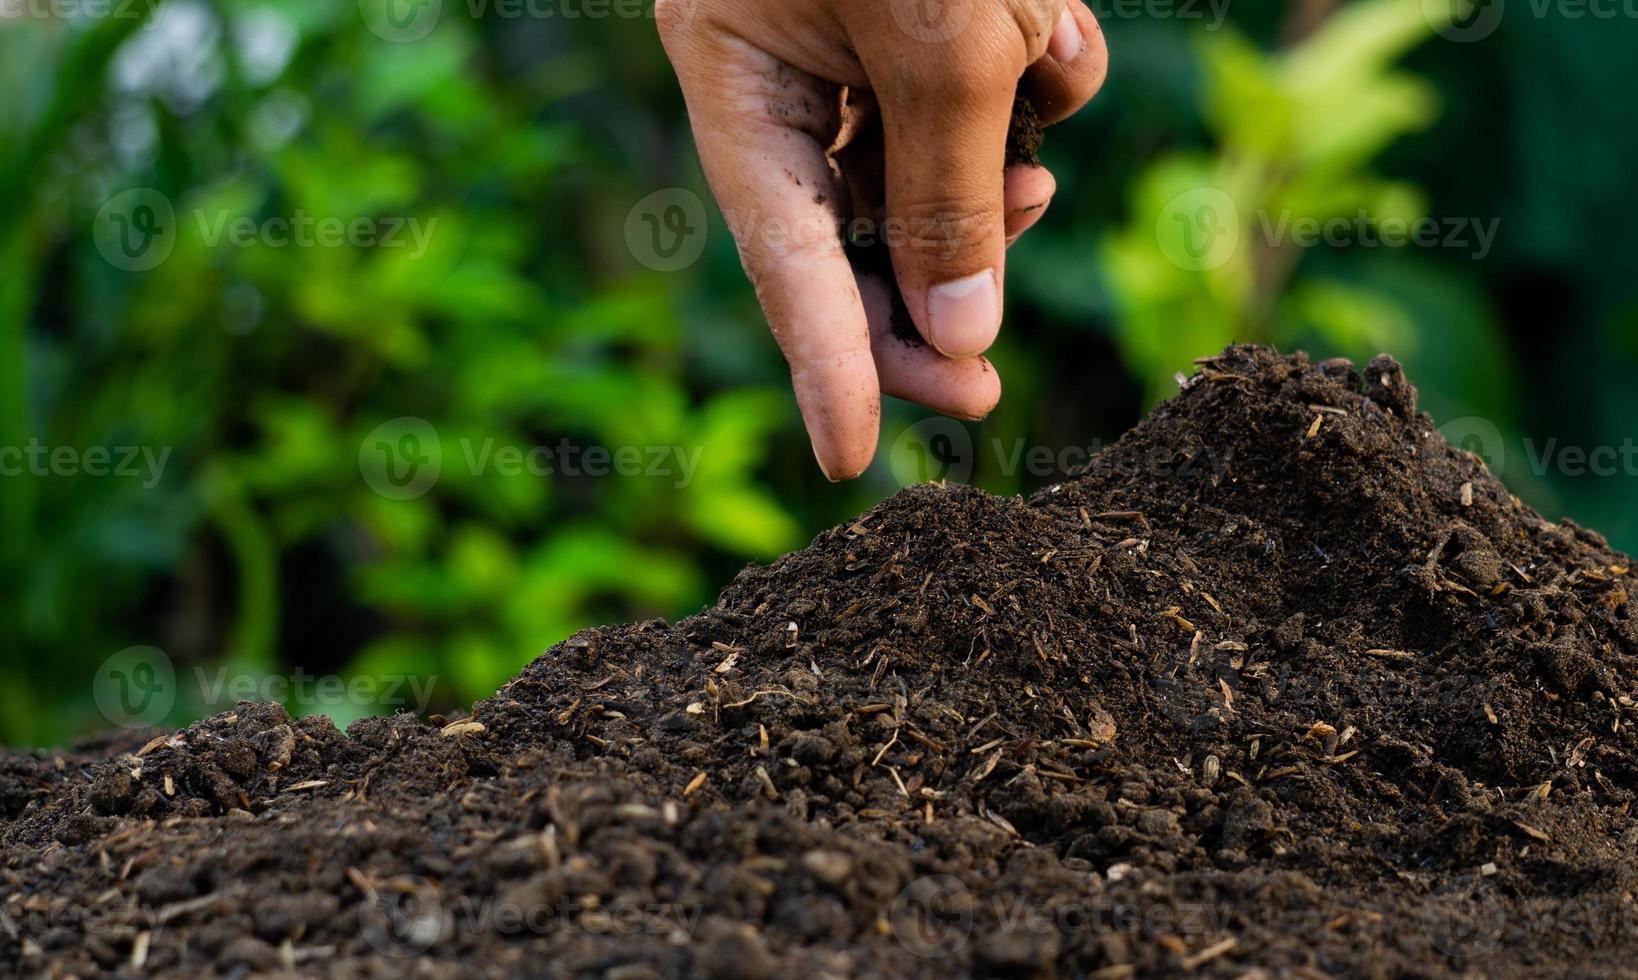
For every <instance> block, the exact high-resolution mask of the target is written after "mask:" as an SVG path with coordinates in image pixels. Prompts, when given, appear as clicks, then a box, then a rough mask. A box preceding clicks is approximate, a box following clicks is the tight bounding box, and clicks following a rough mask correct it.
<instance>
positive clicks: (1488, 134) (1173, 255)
mask: <svg viewBox="0 0 1638 980" xmlns="http://www.w3.org/2000/svg"><path fill="white" fill-rule="evenodd" d="M894 2H897V0H894ZM1457 2H1459V3H1465V0H1457ZM910 6H911V5H909V4H900V7H903V8H905V9H908V8H909V7H910ZM1093 8H1094V10H1096V11H1097V12H1098V13H1099V15H1100V16H1101V18H1102V20H1103V24H1104V27H1105V30H1106V33H1107V36H1108V43H1109V48H1110V50H1111V54H1112V69H1111V76H1110V79H1109V82H1108V85H1107V86H1106V87H1105V89H1104V90H1103V92H1102V94H1101V95H1100V96H1099V98H1098V99H1097V100H1096V101H1095V102H1094V104H1093V105H1092V106H1091V107H1090V108H1089V109H1088V110H1086V111H1085V112H1083V113H1082V114H1081V115H1080V116H1079V117H1077V118H1075V119H1074V120H1072V121H1070V122H1068V123H1066V124H1064V125H1062V126H1060V127H1057V128H1055V129H1053V130H1052V131H1051V132H1050V133H1049V135H1048V139H1047V143H1046V146H1045V147H1044V149H1043V152H1042V156H1043V159H1044V161H1045V163H1046V164H1047V165H1048V166H1049V167H1051V168H1052V169H1053V170H1054V171H1055V172H1056V174H1057V176H1058V180H1059V185H1060V193H1059V196H1058V198H1057V200H1056V202H1055V203H1054V205H1053V207H1052V209H1051V211H1050V213H1049V214H1048V215H1047V217H1046V218H1045V220H1044V221H1043V222H1042V223H1041V224H1040V225H1039V226H1037V228H1036V229H1035V230H1034V231H1033V232H1031V233H1030V234H1029V235H1028V236H1026V238H1025V239H1024V241H1023V242H1022V243H1021V244H1019V245H1018V246H1017V247H1016V248H1015V249H1014V251H1013V253H1012V258H1011V260H1010V265H1009V289H1010V294H1009V303H1010V310H1009V315H1008V324H1007V327H1006V329H1005V330H1004V332H1003V339H1002V341H1001V344H1000V346H999V348H998V349H997V350H996V351H995V352H994V355H993V359H994V360H995V362H996V363H997V365H998V367H999V369H1000V371H1001V374H1002V377H1003V379H1004V382H1005V384H1006V387H1007V392H1008V393H1007V396H1006V398H1005V400H1004V401H1003V403H1002V405H1001V407H1000V409H999V410H998V411H997V412H996V414H995V416H994V417H993V418H991V419H989V420H988V421H986V422H984V423H982V424H981V425H973V426H966V425H957V424H955V423H945V422H927V421H924V420H925V419H926V418H927V414H926V413H925V412H924V411H921V410H919V409H915V408H913V407H911V406H908V405H904V404H901V403H891V404H889V406H888V409H887V412H886V418H885V420H884V434H883V448H882V451H881V454H880V458H879V459H878V462H877V465H876V467H875V468H874V469H873V470H872V471H871V472H870V473H869V474H867V476H866V477H865V478H864V479H862V480H860V481H858V482H856V483H853V484H849V485H845V486H833V485H830V484H828V483H826V482H825V481H824V480H823V479H821V478H819V474H818V472H817V470H816V469H815V466H814V462H813V458H812V455H811V453H810V451H809V449H808V447H807V444H806V440H805V438H804V436H803V433H802V429H801V423H800V420H799V419H798V417H797V414H796V411H795V408H794V404H793V401H792V398H791V396H790V393H789V390H788V386H787V380H786V375H785V372H784V368H783V364H782V362H781V361H780V359H779V357H778V355H777V352H776V350H775V348H774V345H773V344H772V342H771V341H770V340H769V338H768V337H767V335H766V328H765V326H764V324H763V322H762V319H761V316H760V314H759V312H758V310H757V307H756V305H755V301H754V297H753V295H752V293H751V290H750V288H749V287H748V285H747V284H746V283H745V281H744V280H743V277H742V275H741V273H740V271H739V267H738V262H737V258H736V255H735V252H734V249H733V246H732V243H731V242H730V240H729V238H728V235H727V233H726V229H725V228H724V226H723V224H722V221H721V218H720V216H719V215H718V214H717V213H716V211H715V208H714V206H712V205H711V204H710V203H709V202H710V198H709V196H708V194H707V192H706V190H705V188H704V185H703V182H702V180H701V177H700V173H699V169H698V164H697V161H696V158H695V155H694V150H693V147H692V142H691V139H690V136H689V132H688V128H687V123H686V119H685V116H684V113H683V107H682V102H681V98H680V96H679V94H678V92H677V89H676V85H675V83H674V80H673V79H672V77H671V75H670V73H669V70H668V68H667V65H666V63H665V60H664V58H663V55H662V52H661V49H660V46H659V44H658V41H657V39H656V35H655V27H654V22H653V19H652V12H651V11H650V9H649V4H648V2H647V0H643V2H636V0H527V2H525V0H363V2H361V3H360V2H353V0H279V2H264V0H169V2H166V3H162V4H158V5H155V4H154V3H153V2H152V0H0V91H3V92H4V93H5V94H4V98H3V99H0V177H3V180H0V202H3V203H0V740H3V741H4V742H5V743H7V744H11V745H37V744H52V743H63V742H66V741H70V740H72V739H74V738H76V737H80V736H82V735H84V734H86V733H88V732H91V731H95V730H99V729H107V728H109V727H111V724H112V725H125V724H132V725H134V724H136V723H138V722H141V723H147V722H156V721H157V722H167V723H184V722H186V721H188V720H190V719H191V718H194V717H197V716H198V715H200V714H202V713H204V712H207V711H211V710H220V709H224V708H227V707H230V706H231V705H232V703H233V701H234V699H235V697H237V696H244V695H246V694H248V695H250V696H256V697H262V696H270V697H276V698H282V699H284V700H286V701H287V702H288V703H290V705H291V708H292V710H293V711H295V712H297V713H309V712H312V711H325V712H328V713H330V714H332V715H335V716H336V717H337V720H338V722H340V723H342V724H345V723H346V722H347V721H349V720H351V719H352V718H354V717H358V716H360V715H364V714H371V713H380V712H390V711H393V710H398V709H405V708H407V709H410V710H415V709H422V710H428V711H439V710H447V709H450V708H453V707H458V706H460V705H464V704H467V703H470V702H471V701H472V700H473V699H476V698H481V697H484V696H486V695H488V694H490V693H492V692H493V691H494V690H495V689H496V687H497V685H499V684H501V683H503V682H504V681H505V680H506V679H508V678H509V677H511V676H512V675H513V674H515V673H516V672H517V671H518V670H519V669H520V668H521V667H522V666H523V665H524V664H525V663H527V662H528V661H529V659H531V658H532V657H533V656H536V655H538V654H539V653H540V652H541V651H543V650H544V649H546V648H547V647H548V646H549V645H551V644H552V643H555V642H557V641H559V640H561V639H563V638H565V637H566V636H568V635H569V634H570V633H571V632H573V631H574V630H576V629H578V628H581V627H584V626H588V625H595V624H600V623H615V622H625V621H631V620H639V619H644V618H648V617H654V616H664V617H668V618H670V617H677V616H680V615H684V614H687V613H689V612H692V611H695V610H697V609H699V608H700V607H701V606H702V605H705V604H708V603H709V602H710V601H711V600H712V598H713V596H714V595H715V593H716V591H717V590H718V589H719V588H720V587H721V586H722V585H723V584H725V583H726V581H727V580H728V579H729V578H730V577H731V576H732V575H733V574H734V573H735V572H736V571H737V570H738V569H739V568H740V567H742V566H743V565H744V564H745V563H746V562H749V561H765V560H768V559H770V558H773V557H775V556H777V555H779V554H781V553H782V552H785V551H787V550H790V549H792V548H796V547H800V546H801V545H803V544H804V543H805V542H806V541H807V540H808V539H809V538H810V537H811V536H812V535H813V534H815V533H816V532H818V531H819V530H821V529H823V528H825V527H827V526H829V525H831V524H833V523H836V522H839V521H842V520H845V519H848V518H850V517H851V516H852V515H854V514H856V513H857V512H859V511H860V510H862V509H864V508H866V507H869V506H871V505H873V504H875V503H876V502H878V501H880V500H881V499H883V498H884V497H886V496H888V495H889V494H891V493H893V492H894V491H895V490H896V489H897V488H898V487H899V486H900V485H902V484H903V483H904V482H905V481H906V480H913V479H919V478H923V477H926V476H929V475H931V476H944V475H953V476H956V477H968V478H969V479H970V480H971V481H972V482H974V483H976V484H978V485H981V486H984V487H986V488H988V489H991V490H994V491H997V492H1002V493H1019V492H1028V491H1030V490H1032V489H1034V488H1036V487H1038V486H1041V485H1043V484H1045V483H1048V482H1051V481H1052V480H1053V479H1054V478H1055V477H1058V476H1061V475H1062V474H1061V473H1059V472H1055V470H1056V469H1058V465H1057V464H1058V462H1059V461H1068V462H1070V463H1073V462H1076V461H1079V459H1080V458H1082V457H1084V453H1085V451H1087V450H1089V449H1096V448H1097V447H1098V446H1100V445H1104V444H1106V443H1107V442H1108V441H1111V440H1113V439H1114V438H1116V437H1118V435H1119V434H1120V433H1121V432H1122V431H1123V430H1124V429H1126V428H1127V427H1129V426H1130V425H1131V424H1132V423H1134V422H1135V421H1136V420H1137V419H1138V418H1140V417H1141V415H1142V413H1143V412H1144V411H1145V410H1146V408H1147V407H1149V406H1151V405H1152V404H1153V403H1155V402H1156V401H1158V400H1160V399H1163V398H1166V397H1169V396H1170V395H1171V394H1173V393H1175V391H1176V381H1175V375H1176V373H1177V372H1179V371H1188V370H1189V369H1190V361H1191V360H1192V359H1193V358H1196V357H1200V356H1203V355H1207V354H1211V353H1213V352H1215V351H1217V350H1218V349H1220V348H1221V347H1222V346H1223V345H1225V344H1226V343H1228V342H1231V341H1236V340H1247V341H1262V342H1270V343H1275V344H1278V345H1279V346H1281V347H1282V348H1287V349H1292V348H1304V349H1307V350H1309V351H1311V352H1312V353H1313V354H1314V355H1316V356H1331V355H1346V356H1349V357H1353V358H1356V359H1362V358H1368V357H1370V356H1371V355H1373V354H1375V353H1377V352H1378V351H1381V350H1387V351H1391V352H1393V353H1395V354H1396V355H1397V356H1398V357H1400V358H1401V360H1403V361H1404V362H1406V364H1407V366H1408V370H1409V372H1410V374H1411V377H1412V378H1413V380H1415V381H1416V383H1417V384H1418V385H1419V387H1420V389H1421V391H1422V404H1423V406H1424V408H1425V409H1427V410H1428V411H1430V412H1431V413H1432V414H1433V416H1434V417H1435V419H1436V421H1438V422H1439V423H1441V424H1446V425H1447V429H1446V432H1447V435H1449V436H1450V437H1451V438H1452V439H1453V441H1457V442H1462V443H1464V444H1467V445H1469V447H1470V448H1474V449H1475V450H1476V451H1481V452H1483V453H1484V454H1485V455H1486V456H1487V457H1489V458H1490V460H1491V462H1492V464H1493V466H1494V467H1495V468H1496V469H1498V470H1501V471H1502V472H1503V475H1504V476H1505V478H1506V479H1507V481H1508V483H1509V484H1510V485H1511V486H1512V487H1513V489H1514V491H1515V492H1516V493H1517V494H1519V495H1520V496H1521V497H1523V498H1524V499H1525V500H1527V501H1528V502H1530V503H1531V504H1533V505H1534V506H1536V507H1538V508H1539V509H1541V510H1543V511H1544V512H1545V513H1546V514H1547V515H1548V516H1549V517H1555V518H1556V517H1559V516H1570V517H1573V518H1574V519H1575V520H1577V521H1578V522H1581V523H1583V524H1586V525H1590V526H1592V527H1595V528H1598V529H1600V530H1602V531H1604V532H1605V533H1606V534H1607V535H1608V536H1609V537H1610V538H1611V539H1612V541H1613V542H1614V543H1616V544H1617V545H1618V546H1619V547H1622V548H1624V549H1626V550H1629V551H1631V550H1638V508H1635V507H1634V506H1633V505H1634V503H1635V492H1638V448H1635V447H1634V445H1633V440H1634V438H1635V437H1638V428H1635V425H1634V423H1635V421H1638V383H1635V382H1634V380H1633V379H1634V377H1635V371H1638V274H1635V273H1638V248H1635V246H1634V242H1633V239H1632V235H1631V231H1630V225H1631V222H1632V216H1633V214H1634V213H1635V209H1638V182H1635V181H1633V180H1632V173H1631V171H1632V161H1633V160H1635V159H1638V119H1635V118H1634V116H1635V110H1634V108H1633V102H1632V99H1631V98H1630V93H1631V92H1632V90H1633V88H1634V84H1635V82H1638V69H1635V68H1634V67H1633V59H1632V52H1633V51H1634V50H1635V43H1634V42H1635V40H1638V23H1635V20H1638V2H1632V0H1607V2H1605V0H1594V2H1592V3H1587V2H1583V0H1574V2H1572V0H1514V2H1513V3H1511V4H1506V5H1505V6H1504V4H1503V2H1502V0H1492V2H1491V3H1490V4H1488V5H1486V6H1483V7H1468V6H1462V7H1461V8H1460V9H1447V0H1426V2H1424V0H1366V2H1359V3H1337V2H1331V0H1263V2H1258V3H1250V2H1246V0H1214V2H1208V0H1102V2H1095V3H1093ZM896 9H897V8H896ZM914 15H915V16H920V17H923V18H927V17H931V18H933V19H934V21H935V22H936V18H937V17H938V16H940V8H939V4H938V3H935V2H933V0H928V2H927V3H924V4H923V5H922V6H921V8H918V12H917V13H915V14H914ZM952 447H954V448H952ZM1036 447H1042V448H1044V450H1045V451H1046V455H1047V456H1049V457H1051V458H1052V460H1053V462H1052V463H1051V464H1049V465H1023V464H1019V463H1013V462H1009V460H1011V459H1015V458H1017V457H1016V454H1015V450H1017V449H1019V448H1024V449H1030V448H1036ZM632 450H634V451H635V455H633V453H632V452H631V451H632ZM1578 454H1579V455H1578ZM941 461H942V462H941ZM929 462H931V463H934V464H938V465H937V466H936V467H935V468H936V469H937V472H932V473H929V472H927V464H928V463H929ZM952 462H953V463H954V464H955V466H954V470H955V471H954V472H953V473H952V472H951V470H952V467H951V465H949V464H951V463H952ZM110 665H113V666H112V667H110ZM156 671H157V673H156ZM156 677H158V678H160V679H161V680H162V681H163V682H165V683H166V684H168V685H169V686H168V687H164V692H163V693H164V696H163V697H161V698H158V699H157V700H156V699H154V698H140V699H133V697H132V693H133V692H132V690H131V689H130V688H129V684H130V683H132V682H136V683H143V682H148V683H154V679H155V678H156ZM114 681H118V683H119V685H120V686H118V687H110V686H109V685H110V684H112V683H113V682H114ZM150 693H152V692H150Z"/></svg>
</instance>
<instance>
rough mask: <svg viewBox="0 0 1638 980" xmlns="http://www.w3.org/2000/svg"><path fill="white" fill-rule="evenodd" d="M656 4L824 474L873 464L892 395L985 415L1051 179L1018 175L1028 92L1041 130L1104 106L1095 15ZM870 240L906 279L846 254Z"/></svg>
mask: <svg viewBox="0 0 1638 980" xmlns="http://www.w3.org/2000/svg"><path fill="white" fill-rule="evenodd" d="M656 14H657V17H658V19H659V25H660V34H661V38H662V40H663V41H664V43H665V48H666V52H667V54H668V55H669V56H670V58H671V62H672V64H673V66H674V67H675V68H676V70H677V77H678V79H679V80H680V82H681V83H682V89H683V95H684V97H685V99H686V100H687V103H688V114H689V119H690V121H691V123H692V125H693V128H694V136H695V140H696V142H697V143H698V145H699V153H700V159H701V162H702V164H703V165H704V168H705V175H706V179H707V180H708V181H709V182H710V185H711V189H712V191H713V193H714V194H715V195H716V198H717V203H718V205H719V206H720V207H721V208H722V210H723V214H724V216H725V217H726V219H727V222H728V226H729V228H730V230H732V232H733V234H734V238H735V241H736V242H737V243H738V245H739V251H740V258H741V260H742V262H743V263H744V266H745V270H746V273H747V274H748V275H749V277H750V279H751V282H752V284H753V285H754V286H755V288H756V293H757V297H758V299H759V300H760V301H761V303H762V308H763V311H764V312H765V313H766V315H767V318H768V324H769V326H770V327H771V328H772V331H773V334H774V337H775V339H776V340H777V341H778V343H779V346H780V348H781V349H782V350H783V351H784V354H785V359H786V360H787V361H788V362H789V364H790V368H791V379H792V383H793V385H794V386H795V389H796V399H797V404H798V405H799V406H800V408H801V410H802V417H803V420H804V421H805V423H806V425H807V429H808V435H809V437H810V438H811V439H812V440H813V448H814V455H815V456H816V457H817V458H818V460H819V465H820V468H821V469H823V470H824V472H825V474H826V476H828V477H829V478H831V479H833V480H840V479H850V478H852V477H855V476H858V475H859V474H860V473H862V472H863V471H864V469H865V468H866V467H867V466H869V464H870V461H871V459H872V458H873V457H874V455H875V451H876V442H877V439H878V436H879V431H878V430H879V428H880V420H881V395H882V393H884V392H885V393H887V394H890V395H894V396H897V397H900V398H905V399H908V400H910V401H913V402H917V403H918V404H921V405H925V406H927V407H928V408H932V409H934V410H936V411H940V412H944V413H946V414H949V415H953V416H957V417H961V418H967V419H977V418H982V417H983V416H985V415H987V414H989V412H990V410H991V409H993V408H994V407H995V404H996V403H997V402H998V401H999V400H1000V397H1001V383H1000V380H999V378H997V376H996V373H995V371H994V369H993V368H992V367H991V366H990V364H989V362H988V361H987V360H985V359H984V357H983V356H982V355H983V353H984V351H986V350H987V349H989V347H990V345H991V344H992V343H993V342H994V341H995V337H996V334H997V332H998V331H999V330H1000V325H1001V295H1002V287H1003V283H1004V279H1005V257H1006V247H1007V245H1008V244H1010V243H1011V241H1012V240H1014V239H1016V237H1017V236H1018V235H1020V234H1022V233H1023V232H1024V231H1025V230H1027V229H1028V228H1029V227H1030V226H1031V225H1033V224H1034V223H1035V222H1036V221H1037V220H1038V219H1039V218H1040V216H1041V213H1042V212H1043V211H1044V210H1045V208H1046V205H1047V203H1048V202H1049V201H1050V200H1051V198H1052V194H1053V191H1054V190H1055V188H1056V184H1055V183H1054V181H1053V178H1052V175H1051V174H1049V173H1048V172H1047V171H1046V170H1045V169H1043V168H1041V167H1040V166H1038V165H1033V164H1015V165H1013V166H1007V165H1006V146H1007V134H1008V126H1009V122H1010V120H1011V118H1012V110H1013V102H1014V97H1015V94H1021V95H1027V96H1028V97H1029V99H1030V100H1031V101H1032V102H1033V104H1034V106H1035V109H1036V112H1037V114H1038V115H1039V116H1040V118H1041V121H1042V122H1043V123H1045V124H1051V123H1054V122H1058V121H1060V120H1062V119H1064V118H1066V117H1067V116H1069V115H1071V114H1073V113H1074V112H1075V111H1076V110H1078V109H1079V108H1080V107H1081V106H1083V105H1085V104H1086V102H1087V101H1088V100H1089V99H1091V97H1092V96H1093V94H1094V93H1095V92H1096V91H1097V89H1098V87H1099V86H1100V85H1101V84H1102V82H1103V78H1104V75H1105V73H1106V70H1107V67H1108V53H1107V51H1106V49H1105V47H1104V43H1103V34H1102V31H1101V30H1100V29H1099V27H1098V23H1097V20H1096V18H1094V17H1093V15H1092V12H1091V11H1090V10H1089V9H1087V7H1086V6H1085V5H1084V4H1083V3H1082V2H1081V0H659V2H658V7H657V11H656ZM1020 81H1021V84H1020ZM861 231H863V232H864V235H865V237H874V238H876V239H878V240H885V241H886V243H887V246H888V248H889V249H890V252H891V269H890V270H886V269H884V270H883V271H890V272H891V273H892V276H891V278H892V279H893V280H894V281H892V282H887V281H884V280H883V278H882V277H881V276H879V275H875V274H873V273H872V271H871V269H870V268H869V267H868V266H869V263H858V262H850V261H849V256H848V250H847V249H844V239H847V240H851V241H854V242H857V241H858V240H859V238H860V237H861V236H860V232H861ZM855 258H857V254H855ZM856 266H857V267H856ZM895 291H896V292H897V294H898V296H897V297H896V296H895V295H894V294H895ZM899 297H902V302H903V309H904V310H905V311H906V312H907V313H908V316H909V319H910V320H911V321H912V322H913V331H909V330H905V329H903V328H902V327H901V329H900V330H899V331H898V332H897V333H898V335H896V334H895V330H894V326H895V324H894V323H893V319H894V317H893V310H894V308H895V301H896V300H897V299H898V298H899ZM906 333H908V334H909V337H908V338H907V337H905V336H902V335H903V334H906ZM919 341H925V343H921V342H919Z"/></svg>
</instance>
